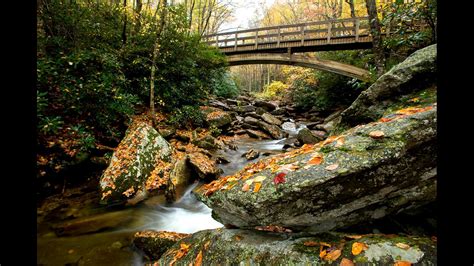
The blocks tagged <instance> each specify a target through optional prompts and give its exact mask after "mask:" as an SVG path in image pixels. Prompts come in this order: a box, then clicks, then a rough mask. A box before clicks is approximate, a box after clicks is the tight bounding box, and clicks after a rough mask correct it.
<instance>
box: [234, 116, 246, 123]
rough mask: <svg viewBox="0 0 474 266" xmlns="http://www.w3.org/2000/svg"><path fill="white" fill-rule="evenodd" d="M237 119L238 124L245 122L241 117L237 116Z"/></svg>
mask: <svg viewBox="0 0 474 266" xmlns="http://www.w3.org/2000/svg"><path fill="white" fill-rule="evenodd" d="M235 119H237V121H238V122H243V121H244V118H243V117H242V116H240V115H236V116H235Z"/></svg>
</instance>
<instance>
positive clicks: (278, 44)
mask: <svg viewBox="0 0 474 266" xmlns="http://www.w3.org/2000/svg"><path fill="white" fill-rule="evenodd" d="M280 36H281V29H280V26H278V39H277V47H278V48H280Z"/></svg>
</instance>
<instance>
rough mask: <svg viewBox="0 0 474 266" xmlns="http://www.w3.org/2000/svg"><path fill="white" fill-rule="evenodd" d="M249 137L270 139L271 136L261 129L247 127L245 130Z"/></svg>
mask: <svg viewBox="0 0 474 266" xmlns="http://www.w3.org/2000/svg"><path fill="white" fill-rule="evenodd" d="M245 131H246V132H247V134H248V135H249V137H252V138H256V139H270V136H268V135H267V134H265V133H263V132H261V131H260V130H252V129H246V130H245Z"/></svg>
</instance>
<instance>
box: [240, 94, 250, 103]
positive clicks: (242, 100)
mask: <svg viewBox="0 0 474 266" xmlns="http://www.w3.org/2000/svg"><path fill="white" fill-rule="evenodd" d="M237 100H239V101H241V102H247V103H250V102H252V98H250V97H247V96H244V95H239V96H237Z"/></svg>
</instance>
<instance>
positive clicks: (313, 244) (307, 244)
mask: <svg viewBox="0 0 474 266" xmlns="http://www.w3.org/2000/svg"><path fill="white" fill-rule="evenodd" d="M303 245H305V246H307V247H315V246H318V245H319V243H317V242H314V241H306V242H304V243H303Z"/></svg>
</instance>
